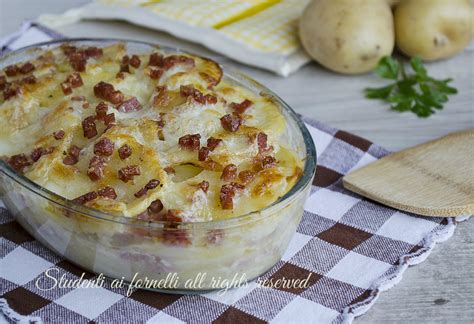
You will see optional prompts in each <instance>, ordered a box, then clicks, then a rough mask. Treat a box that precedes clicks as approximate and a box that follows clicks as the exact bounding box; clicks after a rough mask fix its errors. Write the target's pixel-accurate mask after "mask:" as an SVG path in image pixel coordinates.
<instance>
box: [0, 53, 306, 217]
mask: <svg viewBox="0 0 474 324" xmlns="http://www.w3.org/2000/svg"><path fill="white" fill-rule="evenodd" d="M103 52H104V53H103V55H102V56H101V57H99V58H91V59H89V60H88V63H87V69H86V72H81V78H82V80H83V83H84V84H83V85H82V86H80V87H77V88H74V89H73V90H72V94H70V95H65V94H63V92H62V89H61V85H60V84H61V83H62V82H64V81H65V80H66V78H67V77H68V75H70V74H71V73H73V72H74V70H73V69H72V67H71V66H70V64H69V62H68V59H67V58H66V57H65V55H64V54H63V52H62V50H61V49H59V48H58V49H54V50H52V51H50V52H45V53H43V54H42V57H41V58H38V59H37V60H34V61H32V63H33V64H34V65H35V67H36V69H35V70H34V71H33V72H32V73H30V74H32V75H34V76H35V77H36V78H37V82H36V84H27V85H22V86H21V94H20V95H17V96H15V97H13V98H10V99H8V100H4V99H3V98H2V97H0V104H1V106H0V156H7V157H8V156H13V155H15V154H26V155H29V154H30V153H31V152H32V151H33V150H34V149H35V148H38V147H42V148H50V149H51V152H50V153H49V154H46V155H43V156H42V157H41V158H40V159H39V160H38V161H36V162H34V163H32V165H31V166H29V167H27V168H26V169H25V170H24V174H25V175H26V176H27V177H28V178H30V179H31V180H32V181H34V182H36V183H38V184H40V185H41V186H43V187H45V188H47V189H49V190H51V191H53V192H55V193H57V194H59V195H61V196H64V197H66V198H68V199H74V198H76V197H78V196H80V195H83V194H85V193H88V192H91V191H97V190H99V189H100V188H103V187H105V186H111V187H112V188H114V189H115V191H116V193H117V198H116V199H115V200H112V199H107V198H103V197H99V198H97V199H94V200H92V201H90V202H87V203H86V204H87V205H88V206H90V207H93V208H97V209H99V210H102V211H105V212H109V213H112V214H116V215H123V216H128V217H134V216H136V215H139V214H142V213H144V212H146V210H147V208H148V206H149V205H150V203H151V202H153V201H154V200H156V199H160V200H161V202H162V203H163V205H164V211H166V210H169V209H175V210H178V211H179V216H180V217H181V218H182V219H183V220H184V221H206V220H212V219H223V218H229V217H235V216H238V215H242V214H245V213H248V212H252V211H256V210H259V209H261V208H263V207H265V206H268V205H270V204H271V203H273V202H274V201H276V200H277V199H278V198H279V197H281V196H283V195H284V194H285V193H286V192H288V191H289V190H290V189H291V187H292V186H293V185H294V183H295V182H296V181H297V179H298V178H299V177H300V174H301V167H302V161H301V160H300V159H299V158H298V157H297V155H296V153H295V152H293V151H292V150H290V149H288V148H285V147H284V145H282V144H281V142H280V137H281V135H282V133H283V131H284V129H285V127H286V126H285V119H284V117H283V116H282V114H281V113H280V111H279V108H278V106H277V105H276V104H275V103H273V102H272V101H271V100H270V99H269V98H267V97H264V96H261V95H259V94H256V93H253V92H251V91H249V90H247V89H244V88H242V87H240V86H237V85H234V84H232V83H230V82H227V81H226V80H221V79H222V70H221V68H220V67H219V65H218V64H216V63H215V62H213V61H210V60H207V59H203V58H199V57H193V56H188V55H187V57H191V58H193V59H194V61H195V65H194V66H191V65H186V64H176V65H175V66H173V67H172V68H170V69H168V70H166V71H165V72H164V73H163V75H162V76H161V78H159V80H154V79H151V78H150V77H149V75H148V74H149V73H150V67H148V59H149V54H142V55H139V57H140V59H141V65H140V67H138V68H133V67H131V66H130V72H131V73H125V74H124V78H123V79H121V78H118V77H117V73H118V72H119V69H120V64H121V61H122V57H123V56H124V55H125V54H126V49H125V46H124V45H122V44H118V45H113V46H109V47H106V48H104V49H103ZM2 74H3V73H2ZM2 74H0V75H2ZM19 78H20V76H15V77H7V81H8V82H13V81H15V80H17V79H19ZM100 81H104V82H108V83H110V84H112V85H113V86H114V87H115V89H116V90H119V91H121V92H122V93H123V94H124V96H125V98H131V97H136V98H137V99H138V101H139V102H140V103H141V105H142V106H143V107H142V109H141V110H139V111H135V112H129V113H125V112H119V111H118V110H117V109H116V107H114V106H113V105H112V104H110V103H108V113H114V114H115V119H116V125H115V126H113V127H111V128H109V129H107V130H106V129H105V126H104V125H102V123H101V122H99V121H98V122H97V123H96V124H97V130H98V135H97V136H94V137H93V138H91V139H88V138H85V137H84V135H83V129H82V121H83V120H84V119H85V118H86V117H88V116H93V115H95V113H96V112H95V107H96V106H97V104H99V103H100V102H102V101H103V100H101V99H99V98H97V97H96V96H95V95H94V91H93V88H94V86H95V85H96V84H97V83H99V82H100ZM183 85H193V86H194V88H195V89H197V90H199V91H200V92H201V93H202V94H203V95H206V94H209V95H212V96H215V97H216V98H217V100H216V102H215V103H206V104H201V103H198V102H196V101H195V100H194V99H192V98H189V97H188V98H185V97H183V96H182V95H181V94H180V87H181V86H183ZM157 86H166V87H167V89H168V96H169V97H168V99H169V100H168V101H167V102H165V103H163V104H161V105H158V106H154V105H153V96H154V95H155V88H156V87H157ZM77 96H83V97H85V99H86V101H87V102H88V105H89V107H88V108H84V107H83V104H84V102H83V101H77V100H72V98H73V97H77ZM245 99H247V100H250V101H252V103H253V105H252V106H251V107H250V108H248V109H247V110H246V111H245V112H244V113H243V114H242V118H243V123H242V125H241V126H240V128H239V129H238V130H237V131H236V132H229V131H227V130H225V129H224V128H223V127H222V125H221V121H220V118H221V117H222V116H224V115H226V114H232V113H233V112H234V110H233V108H232V107H231V104H230V103H240V102H242V101H244V100H245ZM160 120H161V121H162V122H164V123H165V125H164V127H162V128H161V127H160V126H159V123H158V121H160ZM59 130H63V131H64V132H65V136H64V137H63V138H61V139H55V138H54V136H53V133H54V132H57V131H59ZM260 132H263V133H265V134H266V135H267V136H268V146H271V147H272V148H273V150H272V151H270V152H268V153H267V154H269V155H272V156H274V157H275V158H276V161H277V164H276V165H275V166H273V167H271V168H267V169H263V170H259V169H255V158H256V157H257V156H258V155H259V147H258V143H257V141H256V140H255V138H256V136H257V134H258V133H260ZM192 134H199V135H200V136H201V139H200V145H201V147H202V146H205V145H206V141H207V139H208V138H209V137H214V138H219V139H221V140H222V142H221V143H220V144H219V145H218V146H217V147H216V149H215V150H214V151H212V152H210V155H209V157H210V158H211V159H212V161H215V162H216V163H217V167H216V168H214V169H212V168H211V169H209V168H208V167H207V164H206V163H205V162H202V161H199V160H198V152H197V151H196V150H194V151H193V150H189V149H185V148H183V147H181V146H180V145H179V144H178V142H179V139H180V138H181V137H182V136H185V135H192ZM103 138H108V139H109V140H111V141H112V142H113V143H114V152H113V154H112V155H111V156H110V157H108V158H107V162H106V165H105V168H104V176H103V178H101V179H100V180H98V181H92V180H91V179H90V178H89V177H88V175H87V170H88V168H89V161H90V160H91V158H92V156H93V155H94V145H95V143H97V142H98V141H100V140H101V139H103ZM124 144H127V145H128V146H129V147H131V149H132V155H131V156H130V157H129V158H127V159H125V160H122V159H121V158H120V157H119V154H118V151H117V150H118V148H120V147H121V146H122V145H124ZM72 145H76V146H78V147H80V148H81V153H80V156H79V161H78V162H77V163H76V164H74V165H66V164H64V163H63V159H64V157H65V156H66V155H67V152H68V149H69V148H70V147H71V146H72ZM230 163H233V164H235V165H236V166H237V168H238V172H240V171H244V170H251V169H252V168H253V169H254V170H255V171H256V176H255V178H254V179H253V181H251V182H250V183H248V184H247V185H246V186H245V189H243V190H241V191H240V192H239V193H238V194H236V196H235V198H234V200H233V202H234V208H233V209H231V210H226V209H223V208H222V206H221V202H220V191H221V187H222V186H223V185H224V184H226V183H228V182H225V181H223V180H222V179H221V175H222V168H223V167H225V166H226V165H228V164H230ZM128 165H138V166H139V167H140V170H141V174H140V175H139V176H135V177H134V179H133V180H132V181H128V182H123V181H121V180H120V179H119V178H118V171H119V170H120V169H121V168H123V167H126V166H128ZM166 167H172V168H174V170H175V173H167V172H165V171H164V169H165V168H166ZM151 179H158V180H159V181H160V186H158V187H156V188H154V189H152V190H149V191H148V192H147V193H146V194H145V195H143V196H141V197H138V198H137V197H136V196H135V195H134V194H135V193H136V192H137V191H139V190H140V189H141V188H143V187H144V186H145V185H146V184H147V183H148V181H150V180H151ZM202 181H207V182H209V189H208V191H207V192H204V191H203V190H201V189H199V187H198V184H199V183H201V182H202ZM233 181H234V182H237V183H241V182H240V180H239V179H238V178H236V179H235V180H233Z"/></svg>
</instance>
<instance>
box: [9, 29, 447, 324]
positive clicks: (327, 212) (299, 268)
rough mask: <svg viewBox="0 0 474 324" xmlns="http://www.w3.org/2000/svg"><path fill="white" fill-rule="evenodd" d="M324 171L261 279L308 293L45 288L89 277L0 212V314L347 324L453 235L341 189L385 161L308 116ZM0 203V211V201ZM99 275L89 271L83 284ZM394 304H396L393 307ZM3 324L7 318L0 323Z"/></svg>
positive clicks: (443, 223)
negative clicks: (294, 283) (48, 273)
mask: <svg viewBox="0 0 474 324" xmlns="http://www.w3.org/2000/svg"><path fill="white" fill-rule="evenodd" d="M56 36H57V34H55V33H53V32H51V31H49V30H46V29H44V28H41V27H38V26H37V25H34V24H27V25H25V26H24V27H23V29H22V31H21V33H19V34H16V35H14V36H12V37H10V38H8V39H5V40H3V42H4V43H3V46H4V47H3V48H2V50H9V49H13V48H17V47H21V46H24V45H27V44H28V43H33V42H36V41H43V40H46V39H50V38H53V37H56ZM303 120H304V121H305V122H306V124H307V127H308V129H309V131H310V133H311V135H312V137H313V139H314V141H315V144H316V149H317V152H318V166H317V171H316V177H315V178H314V181H313V187H312V190H311V194H310V196H309V198H308V200H307V202H306V205H305V212H304V215H303V219H302V221H301V224H300V225H299V227H298V230H297V232H296V234H295V235H294V237H293V238H292V240H291V243H290V245H289V247H288V249H287V251H286V252H285V254H284V256H283V257H282V259H281V260H280V261H279V262H278V263H277V264H276V265H275V266H274V267H273V268H272V269H271V270H270V271H269V272H268V273H266V274H265V275H263V278H273V279H278V278H283V277H284V278H286V279H293V278H300V279H304V278H307V277H308V275H309V274H310V273H311V276H310V280H309V285H308V287H307V288H304V289H294V288H292V289H285V288H282V289H274V288H268V287H262V286H260V285H259V284H257V283H256V282H250V283H249V284H248V285H247V286H246V287H244V288H239V289H233V290H230V291H228V292H227V293H225V294H223V295H220V294H218V293H217V292H212V293H207V294H202V295H192V296H188V295H169V294H162V293H156V292H150V291H144V290H135V291H134V292H133V293H132V294H131V295H130V296H129V297H127V296H126V289H113V288H111V287H110V283H107V284H106V285H105V286H104V287H101V288H76V289H73V288H61V289H59V288H58V289H53V290H50V291H41V290H40V289H38V287H37V286H36V285H35V283H36V282H37V281H38V282H39V284H40V285H41V284H42V283H45V284H46V282H45V281H46V280H48V278H46V277H45V274H44V271H45V270H47V269H49V268H52V267H54V268H57V269H58V270H57V271H58V272H57V273H55V277H56V278H59V277H60V276H62V275H64V276H65V278H67V279H77V278H79V277H80V276H81V275H82V274H83V270H82V269H79V268H77V267H76V266H74V265H72V264H70V263H69V262H67V261H66V260H64V259H63V258H61V257H60V256H58V255H55V254H53V253H52V252H51V251H49V250H48V249H46V248H45V247H44V246H42V245H41V244H40V243H39V242H37V241H36V240H34V239H33V238H32V237H31V236H30V235H29V234H28V233H27V232H26V231H24V230H23V229H22V228H21V227H20V226H19V225H18V224H17V223H16V222H15V221H14V220H13V218H12V216H11V215H10V214H9V213H8V211H7V210H6V209H5V208H1V207H0V242H1V247H0V254H1V257H2V260H1V261H0V262H1V263H0V282H1V284H0V287H1V288H0V293H1V295H2V298H1V299H0V308H1V310H2V311H3V314H4V315H5V316H6V318H9V319H12V320H18V321H24V322H28V321H37V322H41V321H43V322H45V323H88V322H91V321H92V322H96V323H145V322H146V323H182V322H189V323H210V322H215V323H264V322H272V323H331V322H332V323H341V322H345V323H350V322H351V321H352V319H353V318H354V317H355V316H358V315H361V314H363V313H364V312H366V311H367V310H368V309H369V308H370V307H371V306H372V304H373V303H374V301H375V300H376V298H377V296H378V295H379V294H380V292H381V291H383V290H387V289H389V288H391V287H392V286H393V285H394V284H395V283H397V282H398V281H399V280H400V279H401V275H402V273H403V272H404V271H405V270H406V268H407V267H408V266H409V265H413V264H416V263H419V262H421V261H423V260H424V259H425V258H426V257H427V256H428V254H429V253H430V251H431V249H432V248H433V246H434V245H435V243H436V242H438V241H442V240H445V239H447V238H449V237H450V236H451V235H452V233H453V231H454V228H455V226H456V221H455V220H454V219H452V218H445V219H443V218H423V217H418V216H415V215H410V214H407V213H403V212H400V211H397V210H394V209H391V208H387V207H384V206H382V205H379V204H377V203H374V202H371V201H369V200H366V199H363V198H362V197H360V196H358V195H356V194H353V193H351V192H348V191H347V190H345V189H344V188H343V187H342V183H341V177H342V176H343V175H344V174H346V173H348V172H349V171H351V170H353V169H355V168H358V167H361V166H363V165H365V164H367V163H370V162H372V161H374V160H376V159H378V158H381V157H382V156H384V155H386V154H388V152H387V151H386V150H384V149H383V148H381V147H379V146H377V145H376V144H372V143H370V142H369V141H367V140H365V139H362V138H360V137H357V136H354V135H352V134H349V133H347V132H344V131H340V130H337V129H334V128H331V127H328V126H326V125H324V124H321V123H318V122H315V121H312V120H309V119H306V118H304V117H303ZM0 206H1V204H0ZM95 277H96V275H94V274H91V273H88V272H85V278H86V279H94V278H95ZM393 302H394V303H395V302H397V301H393ZM0 322H1V318H0Z"/></svg>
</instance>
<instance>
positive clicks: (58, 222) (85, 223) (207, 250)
mask: <svg viewBox="0 0 474 324" xmlns="http://www.w3.org/2000/svg"><path fill="white" fill-rule="evenodd" d="M65 43H67V44H70V45H74V46H97V47H105V46H108V45H112V44H116V43H122V44H125V46H126V47H127V53H129V54H135V53H148V52H150V51H153V50H154V49H155V50H156V49H157V48H158V49H159V50H160V51H161V52H163V53H165V54H171V53H173V54H174V53H183V52H181V51H180V50H178V49H173V48H167V47H162V46H158V45H154V44H148V43H142V42H136V41H128V40H116V39H68V40H66V41H53V42H47V43H41V44H37V45H34V46H30V47H27V48H23V49H21V50H17V51H14V52H11V53H9V54H7V55H5V56H3V57H2V58H0V69H3V68H5V67H6V66H8V65H11V64H15V63H18V62H24V61H27V60H30V59H33V58H35V57H36V56H38V54H40V53H41V52H42V51H44V50H49V49H52V48H55V47H58V46H61V45H63V44H65ZM223 71H224V79H225V80H226V81H228V82H229V83H232V84H236V85H239V86H241V87H244V88H245V89H247V90H249V91H251V92H253V93H256V94H260V95H262V96H266V97H267V98H270V99H271V100H272V101H273V102H274V103H275V104H276V105H277V107H278V108H279V110H280V112H281V114H282V115H283V117H284V118H285V120H286V126H285V130H284V132H283V133H282V135H281V138H280V140H281V143H283V144H284V145H285V146H286V147H288V148H290V149H292V150H293V151H294V152H296V154H297V156H298V157H299V158H300V159H301V160H302V161H303V164H304V167H303V172H302V174H301V176H300V178H299V179H298V180H297V181H296V183H295V185H294V186H293V187H292V188H291V189H290V191H288V192H287V193H286V194H285V195H284V196H283V197H281V198H279V199H278V200H277V201H275V202H274V203H272V204H271V205H269V206H267V207H265V208H263V209H261V210H258V211H255V212H251V213H248V214H245V215H242V216H236V217H233V218H228V219H223V220H212V221H201V222H179V223H176V222H167V221H146V220H140V219H137V218H131V217H123V216H117V215H112V214H107V213H104V212H101V211H99V210H96V209H92V208H89V207H86V206H82V205H78V204H76V203H73V202H72V201H71V200H68V199H66V198H64V197H61V196H60V195H58V194H55V193H53V192H51V191H49V190H47V189H46V188H43V187H42V186H40V185H38V184H36V183H34V182H33V181H31V180H29V179H28V178H26V177H25V176H23V175H21V174H20V173H18V172H16V171H15V170H13V169H12V168H11V167H10V166H9V165H8V164H7V163H6V162H5V161H3V160H0V194H1V199H2V200H3V202H4V204H5V205H6V207H7V208H8V209H9V211H10V212H11V213H12V214H13V215H14V217H15V219H16V220H17V221H18V222H19V223H20V224H21V226H22V227H23V228H25V229H26V230H27V231H28V232H29V233H30V234H31V235H33V236H34V237H35V238H36V239H37V240H38V241H40V242H41V243H42V244H44V245H45V246H47V247H48V248H50V249H51V250H53V251H54V252H55V253H57V254H59V255H61V256H62V257H64V258H66V259H67V260H69V261H71V262H72V263H74V264H76V265H78V266H80V267H82V268H84V269H86V270H89V271H92V272H94V273H103V274H104V275H106V276H108V277H111V278H119V279H122V278H124V279H125V280H126V281H132V280H133V281H135V282H136V280H137V279H145V278H146V279H148V280H155V282H159V281H160V280H162V281H161V282H163V280H165V279H166V278H167V276H169V275H170V274H176V276H177V277H178V278H179V280H178V281H177V282H175V283H174V285H173V286H172V287H170V286H165V287H163V286H151V287H148V288H153V289H157V290H160V291H164V292H176V293H178V292H179V293H192V292H199V291H206V290H213V289H220V288H222V287H220V286H216V285H215V280H221V281H222V280H228V281H231V280H236V278H238V279H239V280H240V279H243V280H247V281H250V280H253V279H255V278H257V277H258V276H260V275H262V274H263V273H265V272H266V271H268V270H269V269H270V268H271V267H272V266H273V265H275V263H277V262H278V261H279V260H280V258H281V257H282V255H283V253H284V252H285V250H286V248H287V246H288V244H289V241H290V239H291V237H292V236H293V234H294V233H295V231H296V228H297V226H298V224H299V222H300V220H301V217H302V215H303V207H304V203H305V200H306V198H307V195H308V193H309V190H310V188H311V183H312V179H313V176H314V173H315V169H316V151H315V147H314V143H313V141H312V138H311V135H310V133H309V132H308V130H307V129H306V127H305V126H304V124H303V122H302V121H301V120H300V119H299V117H298V115H297V114H296V113H295V112H294V111H293V110H292V109H291V108H290V107H289V106H288V105H287V104H286V103H285V102H283V101H282V100H281V99H280V98H279V97H278V96H277V95H276V94H274V93H273V92H272V91H270V90H269V89H267V88H266V87H264V86H262V85H261V84H259V83H257V82H256V81H254V80H252V79H250V78H249V77H247V76H245V75H242V74H240V73H238V72H235V71H232V70H230V69H228V68H226V67H223ZM183 238H185V239H183ZM199 274H205V275H204V277H201V280H202V281H201V283H200V285H199V287H189V286H186V285H185V283H186V282H187V281H188V280H195V279H196V277H197V276H198V275H199ZM213 279H214V281H213Z"/></svg>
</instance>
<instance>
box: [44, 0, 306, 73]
mask: <svg viewBox="0 0 474 324" xmlns="http://www.w3.org/2000/svg"><path fill="white" fill-rule="evenodd" d="M309 1H310V0H96V1H94V2H92V3H91V4H88V5H86V6H84V7H81V8H77V9H72V10H69V11H67V12H66V13H64V14H62V15H59V16H57V15H43V16H41V17H40V18H39V22H40V23H43V24H45V25H46V26H48V27H51V28H54V27H58V26H61V25H65V24H70V23H74V22H77V21H79V20H80V19H122V20H126V21H129V22H131V23H134V24H138V25H141V26H145V27H149V28H154V29H158V30H163V31H166V32H168V33H170V34H173V35H174V36H177V37H179V38H183V39H186V40H190V41H192V42H197V43H200V44H202V45H204V46H206V47H208V48H210V49H212V50H214V51H216V52H219V53H221V54H224V55H226V56H229V57H231V58H233V59H235V60H237V61H240V62H242V63H245V64H249V65H253V66H257V67H261V68H264V69H268V70H271V71H274V72H276V73H278V74H280V75H283V76H287V75H289V74H290V73H292V72H294V71H296V70H297V69H298V68H299V67H301V66H302V65H303V64H305V63H306V62H308V61H309V58H308V57H307V56H306V54H305V53H304V51H303V50H302V48H301V45H300V42H299V40H298V33H297V27H298V19H299V16H300V15H301V13H302V11H303V9H304V8H305V6H306V5H307V4H308V2H309Z"/></svg>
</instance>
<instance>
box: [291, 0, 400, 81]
mask: <svg viewBox="0 0 474 324" xmlns="http://www.w3.org/2000/svg"><path fill="white" fill-rule="evenodd" d="M299 34H300V39H301V41H302V44H303V46H304V48H305V49H306V51H307V52H308V54H309V55H310V56H311V57H312V58H313V59H315V60H316V61H318V62H319V63H320V64H321V65H323V66H325V67H327V68H328V69H331V70H333V71H336V72H340V73H344V74H360V73H365V72H369V71H371V70H372V69H373V68H374V67H375V66H376V65H377V63H378V62H379V60H380V59H381V58H382V57H383V56H385V55H390V54H391V53H392V51H393V48H394V44H395V32H394V25H393V15H392V11H391V9H390V5H389V4H388V3H387V1H385V0H337V1H334V0H314V1H313V2H311V3H310V4H309V5H308V7H307V8H306V9H305V11H304V13H303V15H302V17H301V19H300V28H299Z"/></svg>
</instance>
